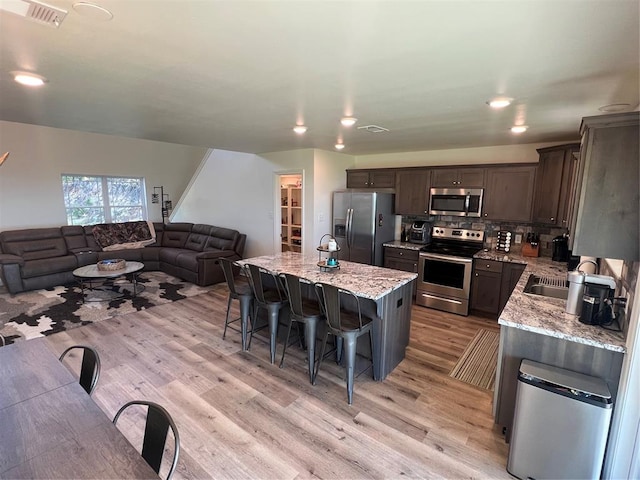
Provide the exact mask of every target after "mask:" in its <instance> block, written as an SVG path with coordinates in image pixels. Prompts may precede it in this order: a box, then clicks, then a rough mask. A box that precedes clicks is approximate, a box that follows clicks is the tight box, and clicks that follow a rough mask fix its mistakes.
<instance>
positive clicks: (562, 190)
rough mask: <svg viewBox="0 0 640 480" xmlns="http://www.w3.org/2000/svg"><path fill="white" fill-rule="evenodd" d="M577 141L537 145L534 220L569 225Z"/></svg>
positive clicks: (548, 223) (561, 225)
mask: <svg viewBox="0 0 640 480" xmlns="http://www.w3.org/2000/svg"><path fill="white" fill-rule="evenodd" d="M579 151H580V144H579V143H571V144H568V145H557V146H554V147H548V148H540V149H538V154H539V155H540V161H539V163H538V174H537V177H536V193H535V197H534V200H533V218H532V219H533V222H535V223H542V224H546V225H553V226H557V227H567V228H568V227H569V223H568V222H569V217H568V214H569V208H568V207H569V198H570V197H571V188H572V186H573V185H572V182H571V179H572V175H573V172H574V170H575V168H574V167H575V165H577V154H578V152H579Z"/></svg>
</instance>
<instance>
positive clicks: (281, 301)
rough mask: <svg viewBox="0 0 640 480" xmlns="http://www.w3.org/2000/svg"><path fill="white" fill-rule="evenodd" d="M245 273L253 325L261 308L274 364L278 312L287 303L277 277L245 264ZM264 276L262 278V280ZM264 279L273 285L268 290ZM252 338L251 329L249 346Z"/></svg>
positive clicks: (263, 269)
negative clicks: (252, 312)
mask: <svg viewBox="0 0 640 480" xmlns="http://www.w3.org/2000/svg"><path fill="white" fill-rule="evenodd" d="M246 267H247V272H248V273H249V283H250V284H251V288H252V290H253V295H254V297H255V302H254V316H253V319H254V323H255V322H256V321H257V318H258V310H259V309H260V308H263V309H265V310H266V311H267V319H268V322H269V352H270V354H271V363H275V362H276V341H277V338H278V325H279V324H280V312H281V311H282V310H283V309H285V308H286V307H287V306H288V305H289V302H288V301H287V299H286V296H285V295H284V294H283V292H282V290H281V288H280V281H279V280H278V276H277V275H276V274H275V273H273V272H271V271H269V270H267V269H265V268H262V267H258V266H257V265H252V264H247V265H246ZM263 276H264V278H263ZM265 278H270V279H271V280H272V282H273V284H274V286H273V287H271V288H269V287H268V286H267V285H265V283H264V279H265ZM252 338H253V328H252V329H251V335H250V336H249V344H251V339H252Z"/></svg>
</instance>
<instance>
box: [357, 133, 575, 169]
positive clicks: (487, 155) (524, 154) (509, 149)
mask: <svg viewBox="0 0 640 480" xmlns="http://www.w3.org/2000/svg"><path fill="white" fill-rule="evenodd" d="M565 143H576V141H575V140H567V141H566V142H554V143H529V144H524V145H498V146H493V147H476V148H452V149H449V150H424V151H419V152H400V153H382V154H377V155H358V156H357V157H356V161H355V165H356V168H382V167H420V166H433V165H472V164H476V163H477V164H483V163H538V152H536V149H537V148H544V147H549V146H552V145H562V144H565Z"/></svg>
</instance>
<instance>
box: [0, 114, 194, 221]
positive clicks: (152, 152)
mask: <svg viewBox="0 0 640 480" xmlns="http://www.w3.org/2000/svg"><path fill="white" fill-rule="evenodd" d="M0 150H1V151H2V152H5V151H9V152H11V153H10V156H9V158H8V159H7V160H6V161H5V162H4V164H3V165H2V167H0V230H10V229H16V228H30V227H50V226H59V225H66V224H67V216H66V213H65V210H64V201H63V198H62V182H61V174H63V173H76V174H93V175H117V176H131V177H144V178H145V182H146V185H147V193H148V198H147V203H148V208H149V218H150V219H151V220H156V221H160V220H161V218H162V217H161V213H160V207H159V205H157V204H151V193H152V191H153V188H152V187H153V186H154V185H155V186H159V185H163V186H164V187H165V193H168V194H169V195H170V198H171V200H173V202H174V204H175V202H176V201H177V200H178V197H179V196H180V195H181V194H182V191H183V190H184V188H185V187H186V186H187V184H188V183H189V180H190V179H191V177H192V176H193V173H194V172H195V171H196V168H197V167H198V165H199V164H200V162H201V161H202V158H203V156H204V154H205V152H206V148H199V147H189V146H184V145H175V144H171V143H163V142H152V141H148V140H137V139H131V138H124V137H114V136H110V135H99V134H95V133H86V132H78V131H73V130H63V129H59V128H50V127H39V126H35V125H27V124H23V123H14V122H5V121H0ZM2 152H0V153H2Z"/></svg>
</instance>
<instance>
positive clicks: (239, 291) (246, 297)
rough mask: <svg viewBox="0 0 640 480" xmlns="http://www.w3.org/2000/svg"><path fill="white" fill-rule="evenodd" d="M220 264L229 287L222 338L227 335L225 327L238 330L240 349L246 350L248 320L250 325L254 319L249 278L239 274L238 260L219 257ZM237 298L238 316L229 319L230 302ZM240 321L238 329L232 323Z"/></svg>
mask: <svg viewBox="0 0 640 480" xmlns="http://www.w3.org/2000/svg"><path fill="white" fill-rule="evenodd" d="M220 266H221V267H222V271H223V273H224V278H225V280H226V281H227V287H228V288H229V299H228V300H227V316H226V318H225V321H224V331H223V332H222V339H223V340H224V338H225V336H226V335H227V328H231V329H232V330H235V331H239V332H240V334H241V338H242V350H247V349H248V345H247V334H248V332H249V320H250V319H251V327H252V330H253V325H254V323H255V321H254V320H253V318H252V317H253V301H254V296H253V291H252V289H251V285H250V284H249V280H248V278H247V277H246V276H241V275H239V273H240V272H241V271H243V270H244V266H243V265H241V264H239V263H238V262H235V261H232V260H229V259H227V258H221V259H220ZM233 300H238V303H239V307H240V316H239V317H238V318H235V319H231V320H230V319H229V316H230V312H231V302H232V301H233ZM238 321H239V322H240V329H239V330H238V329H237V328H235V327H234V326H233V325H232V324H233V323H235V322H238Z"/></svg>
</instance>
